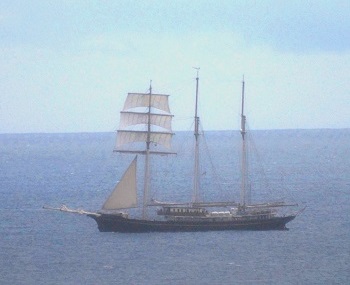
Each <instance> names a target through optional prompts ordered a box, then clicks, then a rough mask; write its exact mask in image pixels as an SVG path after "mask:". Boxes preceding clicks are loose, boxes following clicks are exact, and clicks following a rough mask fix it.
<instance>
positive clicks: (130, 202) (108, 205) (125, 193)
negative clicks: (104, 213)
mask: <svg viewBox="0 0 350 285" xmlns="http://www.w3.org/2000/svg"><path fill="white" fill-rule="evenodd" d="M136 165H137V156H136V157H135V158H134V160H133V161H132V162H131V164H130V165H129V167H128V169H127V170H126V171H125V173H124V175H123V177H122V179H121V180H120V181H119V183H118V184H117V185H116V186H115V188H114V190H113V192H112V193H111V195H110V196H109V197H108V199H107V201H106V202H105V203H104V205H103V206H102V209H103V210H118V209H126V208H135V207H137V186H136V185H137V182H136Z"/></svg>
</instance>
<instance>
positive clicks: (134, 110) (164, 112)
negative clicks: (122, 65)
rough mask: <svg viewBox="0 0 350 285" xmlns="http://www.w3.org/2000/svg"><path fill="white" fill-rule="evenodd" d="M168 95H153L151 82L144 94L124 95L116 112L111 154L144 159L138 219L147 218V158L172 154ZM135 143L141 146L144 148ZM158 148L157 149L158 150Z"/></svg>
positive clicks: (148, 186)
mask: <svg viewBox="0 0 350 285" xmlns="http://www.w3.org/2000/svg"><path fill="white" fill-rule="evenodd" d="M168 97H169V95H165V94H153V93H152V81H151V82H150V87H149V92H148V93H128V96H127V99H126V101H125V103H124V108H123V110H122V111H121V112H120V124H119V129H118V132H117V143H116V147H115V149H114V151H115V152H121V153H134V154H135V153H136V154H142V155H145V167H144V185H143V203H142V218H144V219H146V218H147V206H148V202H149V199H148V195H149V189H150V156H151V154H161V155H165V154H173V152H171V151H169V149H171V140H172V136H173V135H174V133H173V132H172V129H171V121H172V118H173V115H172V114H171V113H170V109H169V102H168ZM139 143H141V144H142V143H145V145H144V148H142V146H141V147H140V145H139ZM158 145H159V146H158Z"/></svg>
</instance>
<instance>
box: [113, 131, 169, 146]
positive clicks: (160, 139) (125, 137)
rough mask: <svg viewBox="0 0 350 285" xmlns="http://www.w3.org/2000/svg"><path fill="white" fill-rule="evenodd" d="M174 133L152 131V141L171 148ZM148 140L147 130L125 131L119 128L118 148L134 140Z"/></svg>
mask: <svg viewBox="0 0 350 285" xmlns="http://www.w3.org/2000/svg"><path fill="white" fill-rule="evenodd" d="M172 136H173V134H172V133H166V132H151V133H150V141H151V142H152V143H156V144H161V145H163V146H165V147H166V148H168V149H170V148H171V138H172ZM146 140H147V131H124V130H119V131H118V133H117V144H116V149H120V147H121V146H123V145H125V144H128V143H133V142H145V141H146Z"/></svg>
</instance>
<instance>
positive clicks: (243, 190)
mask: <svg viewBox="0 0 350 285" xmlns="http://www.w3.org/2000/svg"><path fill="white" fill-rule="evenodd" d="M244 85H245V83H244V77H243V81H242V109H241V135H242V181H241V201H240V204H241V206H243V209H244V208H245V206H246V188H247V150H246V133H247V132H246V116H245V115H244Z"/></svg>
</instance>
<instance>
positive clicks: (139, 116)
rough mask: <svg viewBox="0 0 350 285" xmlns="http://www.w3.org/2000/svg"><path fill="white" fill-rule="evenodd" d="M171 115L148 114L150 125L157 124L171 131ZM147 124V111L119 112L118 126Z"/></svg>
mask: <svg viewBox="0 0 350 285" xmlns="http://www.w3.org/2000/svg"><path fill="white" fill-rule="evenodd" d="M172 118H173V115H170V114H150V123H151V125H155V126H159V127H162V128H164V129H167V130H168V131H170V132H171V119H172ZM140 124H143V125H147V124H148V113H141V112H125V111H123V112H121V113H120V123H119V128H120V129H125V128H127V127H129V126H133V125H140Z"/></svg>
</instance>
